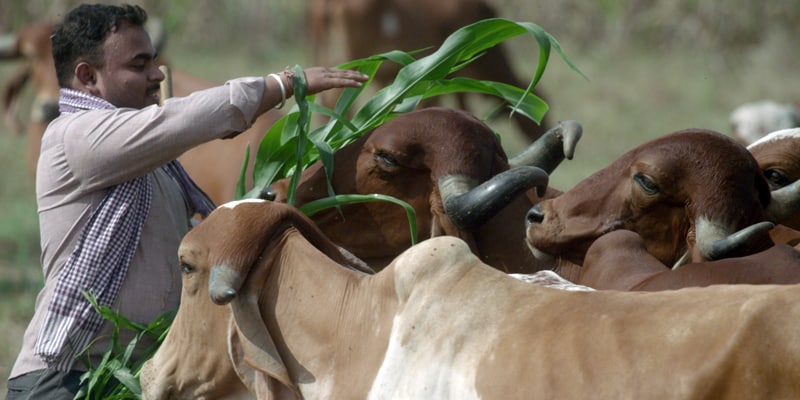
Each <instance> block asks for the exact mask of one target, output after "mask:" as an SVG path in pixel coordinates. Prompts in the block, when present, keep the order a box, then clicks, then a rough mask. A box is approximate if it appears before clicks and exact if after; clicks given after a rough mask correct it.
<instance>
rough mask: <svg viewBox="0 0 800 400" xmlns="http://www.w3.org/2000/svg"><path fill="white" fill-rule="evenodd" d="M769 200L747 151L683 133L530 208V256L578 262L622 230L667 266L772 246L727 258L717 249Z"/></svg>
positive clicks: (719, 138) (708, 134)
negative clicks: (631, 233)
mask: <svg viewBox="0 0 800 400" xmlns="http://www.w3.org/2000/svg"><path fill="white" fill-rule="evenodd" d="M768 203H770V192H769V187H768V186H767V183H766V181H765V180H764V178H763V176H762V174H761V171H760V170H759V168H758V165H757V164H756V161H755V160H754V159H753V156H752V155H751V154H750V153H749V152H748V151H747V149H745V148H744V147H743V146H742V145H740V144H738V143H737V142H735V141H734V140H733V139H732V138H730V137H728V136H726V135H723V134H721V133H718V132H714V131H709V130H704V129H688V130H684V131H679V132H675V133H672V134H669V135H665V136H663V137H660V138H658V139H655V140H652V141H649V142H647V143H644V144H642V145H640V146H638V147H636V148H634V149H633V150H630V151H628V152H627V153H625V154H623V155H622V156H621V157H619V158H618V159H617V160H616V161H614V162H612V163H611V164H610V165H608V166H607V167H605V168H603V169H602V170H600V171H598V172H596V173H594V174H592V175H590V176H589V177H587V178H585V179H584V180H582V181H581V182H579V183H578V184H577V185H575V186H574V187H573V188H572V189H570V190H568V191H566V192H564V193H563V194H562V195H560V196H558V197H556V198H553V199H547V200H545V201H542V202H541V203H539V204H538V205H536V206H534V207H533V208H532V209H531V210H530V212H529V213H528V216H527V225H528V228H527V229H528V230H527V239H528V243H529V245H530V247H531V249H532V251H533V252H534V253H535V254H541V253H545V254H544V256H545V257H547V256H553V255H555V256H558V257H563V258H565V259H567V260H569V261H570V262H573V263H575V264H578V265H581V264H583V262H584V258H585V255H586V251H587V250H588V249H589V246H590V245H591V244H592V242H593V241H594V240H595V239H597V238H598V237H600V236H601V235H603V234H606V233H608V232H610V231H613V230H617V229H627V230H631V231H634V232H636V233H638V234H639V235H641V236H642V238H643V240H644V243H645V246H646V248H647V250H648V252H650V253H652V254H653V255H654V256H655V257H656V258H657V259H658V260H660V261H661V262H662V263H664V264H667V265H675V264H679V263H684V262H687V261H689V260H691V261H704V260H711V259H715V258H718V257H721V256H736V255H744V254H749V252H756V251H759V250H764V249H766V248H767V247H768V246H770V245H771V242H770V241H769V240H768V238H766V240H762V241H761V242H760V243H761V244H760V245H758V246H755V247H749V246H748V247H747V248H742V249H739V250H731V249H729V251H727V252H725V253H724V254H723V253H721V252H719V251H718V250H719V249H716V248H715V247H714V243H715V240H717V239H722V238H726V237H728V236H729V235H731V234H732V233H734V232H735V231H737V230H740V229H742V228H744V227H747V226H750V225H753V224H755V223H757V222H761V221H763V220H765V218H766V215H767V214H765V207H766V206H767V204H768ZM773 203H776V202H773ZM685 254H686V255H688V257H684V255H685Z"/></svg>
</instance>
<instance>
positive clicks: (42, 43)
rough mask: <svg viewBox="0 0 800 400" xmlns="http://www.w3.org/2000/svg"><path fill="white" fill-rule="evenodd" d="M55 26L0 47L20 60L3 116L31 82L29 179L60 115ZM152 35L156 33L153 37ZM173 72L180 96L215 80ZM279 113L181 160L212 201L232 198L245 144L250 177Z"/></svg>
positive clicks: (35, 28)
mask: <svg viewBox="0 0 800 400" xmlns="http://www.w3.org/2000/svg"><path fill="white" fill-rule="evenodd" d="M53 26H54V25H53V24H52V23H49V22H37V23H33V24H30V25H28V26H26V27H25V28H22V29H20V30H19V31H17V33H16V35H15V40H14V41H13V43H14V46H12V47H11V48H9V49H5V51H4V50H3V49H0V55H2V56H3V59H15V60H16V59H22V60H23V64H22V65H21V66H20V68H19V69H18V71H17V73H15V74H14V76H12V78H11V79H10V80H9V82H8V83H7V85H6V88H5V90H4V93H3V107H4V111H5V113H6V116H7V120H8V118H12V116H14V115H16V109H17V104H18V101H19V99H20V96H21V94H22V89H23V87H24V86H25V84H27V82H32V84H33V89H34V100H33V106H32V111H31V115H30V119H29V121H28V122H27V132H26V134H27V140H28V143H27V145H26V146H27V149H26V152H27V155H26V158H27V164H28V168H29V174H30V176H31V177H32V178H33V177H34V175H35V173H36V162H37V160H38V159H39V147H40V146H41V141H42V135H43V134H44V130H45V128H46V127H47V124H49V123H50V121H52V120H53V119H54V118H55V117H57V116H58V91H59V87H58V81H57V80H56V73H55V66H54V64H53V56H52V50H51V46H50V35H51V34H52V32H53ZM156 40H157V38H156V37H155V35H154V42H155V41H156ZM172 77H173V78H172V85H173V94H174V95H175V96H179V97H180V96H186V95H188V94H190V93H192V92H194V91H197V90H202V89H207V88H210V87H212V86H215V85H217V83H214V82H209V81H207V80H204V79H200V78H197V77H194V76H191V75H189V74H187V73H185V72H181V71H179V70H173V72H172ZM280 116H281V113H280V112H279V111H277V110H272V111H269V112H268V113H265V114H263V115H261V116H260V117H259V118H258V119H257V120H256V122H255V123H254V124H253V126H252V127H251V128H250V129H248V130H247V131H245V132H243V133H241V134H240V135H238V136H237V137H236V138H234V139H226V140H214V141H212V142H208V143H205V144H203V145H201V146H198V147H195V148H193V149H191V150H189V151H187V152H186V153H184V154H183V155H182V156H181V157H180V161H181V163H183V165H184V167H185V168H186V170H187V171H188V172H189V174H190V175H191V176H192V178H193V179H194V180H195V181H196V182H197V184H198V185H199V186H200V187H201V188H202V189H203V190H204V191H205V192H206V193H208V195H209V196H210V197H211V199H212V200H214V202H216V203H217V204H222V203H225V202H227V201H230V200H233V199H234V198H235V194H236V182H237V180H238V178H239V172H240V170H241V167H242V164H243V162H244V155H245V151H246V146H247V145H248V144H249V145H250V165H249V170H248V174H247V176H248V177H251V176H252V165H253V162H254V161H255V158H256V157H255V155H256V152H257V150H258V146H259V144H260V143H261V139H262V138H263V136H264V134H266V132H267V130H268V129H269V127H270V126H272V125H273V124H274V123H275V121H277V120H278V118H280Z"/></svg>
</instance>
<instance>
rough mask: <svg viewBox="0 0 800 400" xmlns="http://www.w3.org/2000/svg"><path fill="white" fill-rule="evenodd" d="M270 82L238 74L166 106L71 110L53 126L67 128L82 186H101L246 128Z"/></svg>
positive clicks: (67, 151)
mask: <svg viewBox="0 0 800 400" xmlns="http://www.w3.org/2000/svg"><path fill="white" fill-rule="evenodd" d="M264 86H265V85H264V80H263V78H240V79H235V80H231V81H228V82H226V83H225V84H224V85H221V86H217V87H213V88H209V89H206V90H201V91H197V92H195V93H192V94H191V95H189V96H186V97H175V98H171V99H168V100H167V101H165V102H164V105H163V106H161V107H159V106H155V105H154V106H149V107H145V108H143V109H138V110H137V109H131V108H120V109H115V110H90V111H84V112H79V113H74V114H68V115H66V116H62V117H60V118H58V119H56V120H55V121H53V124H52V125H51V126H50V127H49V128H48V131H50V130H56V131H58V130H61V132H60V133H61V134H62V136H61V137H63V152H64V154H63V156H64V158H65V161H66V163H67V165H68V166H69V170H70V171H71V173H72V174H73V177H74V179H76V180H77V181H78V183H79V185H80V186H81V187H82V189H83V190H87V191H90V190H97V189H99V188H103V187H108V186H111V185H115V184H118V183H121V182H125V181H127V180H130V179H133V178H136V177H139V176H142V175H144V174H146V173H148V172H151V171H153V170H154V169H155V168H158V167H159V166H161V165H163V164H165V163H167V162H169V161H171V160H173V159H175V158H178V156H180V155H181V154H183V153H184V152H185V151H187V150H189V149H191V148H192V147H195V146H197V145H200V144H202V143H205V142H208V141H211V140H214V139H220V138H225V137H230V136H233V135H234V134H235V133H239V132H242V131H244V130H246V129H247V128H249V127H250V126H251V125H252V123H253V121H255V119H256V117H258V115H256V113H257V110H258V108H259V105H260V103H261V100H262V97H263V95H264ZM47 134H49V133H46V135H47ZM209 162H210V163H213V162H214V160H209Z"/></svg>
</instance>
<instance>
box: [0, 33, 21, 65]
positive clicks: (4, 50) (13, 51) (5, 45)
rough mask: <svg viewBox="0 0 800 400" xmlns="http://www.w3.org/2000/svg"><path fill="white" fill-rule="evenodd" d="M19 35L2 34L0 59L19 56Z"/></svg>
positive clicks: (0, 37) (0, 36)
mask: <svg viewBox="0 0 800 400" xmlns="http://www.w3.org/2000/svg"><path fill="white" fill-rule="evenodd" d="M20 56H21V55H20V54H19V52H18V51H17V37H16V36H15V35H12V34H10V33H7V34H3V35H0V60H6V59H12V58H19V57H20Z"/></svg>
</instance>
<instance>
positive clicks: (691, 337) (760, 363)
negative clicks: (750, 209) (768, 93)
mask: <svg viewBox="0 0 800 400" xmlns="http://www.w3.org/2000/svg"><path fill="white" fill-rule="evenodd" d="M246 221H250V222H249V223H245V222H246ZM243 223H244V226H243V227H242V224H243ZM239 227H242V228H243V229H234V230H233V231H231V230H230V229H231V228H239ZM220 232H224V233H225V234H224V235H220ZM315 243H316V244H315ZM326 243H327V244H326ZM331 248H335V247H333V246H332V245H331V244H330V243H328V241H327V239H326V237H325V236H324V235H323V234H322V233H321V232H319V230H318V229H317V228H316V227H315V226H314V224H313V223H312V222H311V221H310V220H308V219H307V218H305V217H304V216H303V215H301V214H300V213H299V212H297V211H296V210H294V209H293V208H291V207H290V206H287V205H282V204H278V203H273V202H260V203H259V202H247V203H240V204H237V205H235V206H232V207H224V208H220V209H218V210H217V211H215V212H214V213H212V214H211V216H210V217H209V218H208V219H206V220H205V221H204V222H202V223H201V224H200V225H199V226H198V227H196V228H195V229H194V230H192V231H191V232H190V233H189V234H188V235H187V236H186V237H185V238H184V241H183V243H182V245H181V250H180V258H181V262H182V264H183V265H184V267H183V270H184V283H185V285H184V292H183V294H182V300H181V308H180V310H179V311H178V316H177V317H176V322H178V323H176V324H173V327H172V329H171V330H170V332H169V334H168V336H167V338H166V339H165V341H164V343H163V344H162V346H161V348H160V349H159V352H158V353H157V354H156V356H155V357H154V358H153V359H152V360H150V361H148V363H147V364H146V365H145V367H144V369H143V371H142V382H143V393H144V398H145V399H149V398H162V395H165V394H170V395H173V396H184V395H189V394H190V393H188V392H186V390H187V388H191V387H196V386H191V385H183V386H179V385H175V383H174V381H173V378H174V376H176V375H180V376H184V377H192V376H194V380H195V381H197V380H198V378H197V375H198V374H200V373H201V372H202V370H203V369H205V368H208V366H214V367H215V368H220V367H222V366H224V365H225V362H224V360H225V358H227V357H228V356H227V355H226V354H225V353H226V352H225V351H224V348H208V347H202V346H201V345H200V344H199V343H198V342H197V341H196V340H194V339H193V338H192V337H193V336H192V335H191V332H192V331H193V330H195V329H197V327H202V326H206V325H208V324H221V325H225V326H227V325H228V323H229V320H227V319H224V320H222V321H220V320H214V319H213V318H214V316H216V312H214V313H206V312H205V311H203V309H202V308H200V307H201V306H202V304H207V301H208V300H207V299H199V298H196V297H193V295H197V294H204V293H201V291H197V292H196V293H189V292H187V290H193V289H192V288H194V289H198V288H201V287H203V286H204V284H205V283H206V279H208V280H209V281H208V286H209V292H208V293H209V294H210V296H211V298H212V299H216V300H218V301H231V303H230V305H229V306H219V307H220V308H222V307H231V310H232V313H233V315H234V321H235V328H234V330H233V331H234V332H235V333H232V334H231V335H232V336H235V337H234V338H232V339H231V341H232V342H234V345H233V348H234V349H235V350H236V354H234V355H233V361H231V362H232V363H234V364H235V365H236V366H237V368H238V370H239V371H240V373H241V375H242V376H245V377H247V379H246V380H247V382H249V383H250V384H251V385H252V386H251V390H257V393H256V394H257V396H258V397H259V398H273V397H271V396H275V397H278V398H300V397H301V396H302V397H303V398H308V399H312V398H314V399H316V398H319V399H323V398H325V399H327V398H337V399H338V398H361V399H384V398H387V399H388V398H436V399H479V398H481V399H529V398H615V399H616V398H659V399H752V398H770V399H793V398H796V397H797V396H798V395H800V380H798V379H797V376H796V375H797V371H800V346H797V344H796V340H795V336H796V331H797V326H795V325H794V321H800V302H799V301H798V299H800V287H798V286H794V285H790V286H772V285H763V286H750V285H719V286H713V287H709V288H694V289H683V290H677V291H663V292H653V293H629V292H616V291H580V292H569V291H560V290H554V289H549V288H544V287H539V286H536V285H530V284H526V283H525V282H522V281H520V280H517V279H514V278H511V277H509V276H508V275H506V274H504V273H502V272H500V271H498V270H497V269H494V268H492V267H490V266H488V265H486V264H484V263H482V262H480V260H479V259H478V258H476V257H475V256H474V255H472V253H471V252H470V251H469V247H468V246H466V244H465V243H464V242H463V241H461V240H460V239H458V238H454V237H438V238H432V239H429V240H426V241H424V242H422V243H420V244H419V245H416V246H414V247H412V248H410V249H409V250H407V251H406V252H404V253H403V254H401V255H400V256H399V257H398V258H397V259H395V260H394V261H393V262H392V263H391V264H390V265H389V266H388V267H387V268H386V269H384V270H382V271H381V272H379V273H377V274H374V275H368V274H363V273H359V272H355V271H352V270H350V269H347V268H344V267H342V266H341V265H340V264H339V263H338V262H337V261H335V260H336V259H339V258H341V257H340V256H336V255H335V254H333V256H334V258H333V259H331V258H329V256H328V250H327V249H331ZM320 249H322V250H320ZM186 282H191V284H190V285H187V284H186ZM698 304H702V307H698V306H697V305H698ZM183 314H189V315H191V318H184V315H183ZM210 318H211V319H210ZM188 356H190V357H191V359H186V357H188ZM164 368H168V369H169V371H166V370H164ZM167 373H168V374H167ZM155 378H159V379H161V380H160V381H159V380H157V379H155ZM184 383H185V382H184ZM202 384H203V385H205V386H206V387H216V386H217V383H216V382H202ZM197 394H198V393H197V392H195V393H194V395H197Z"/></svg>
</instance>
